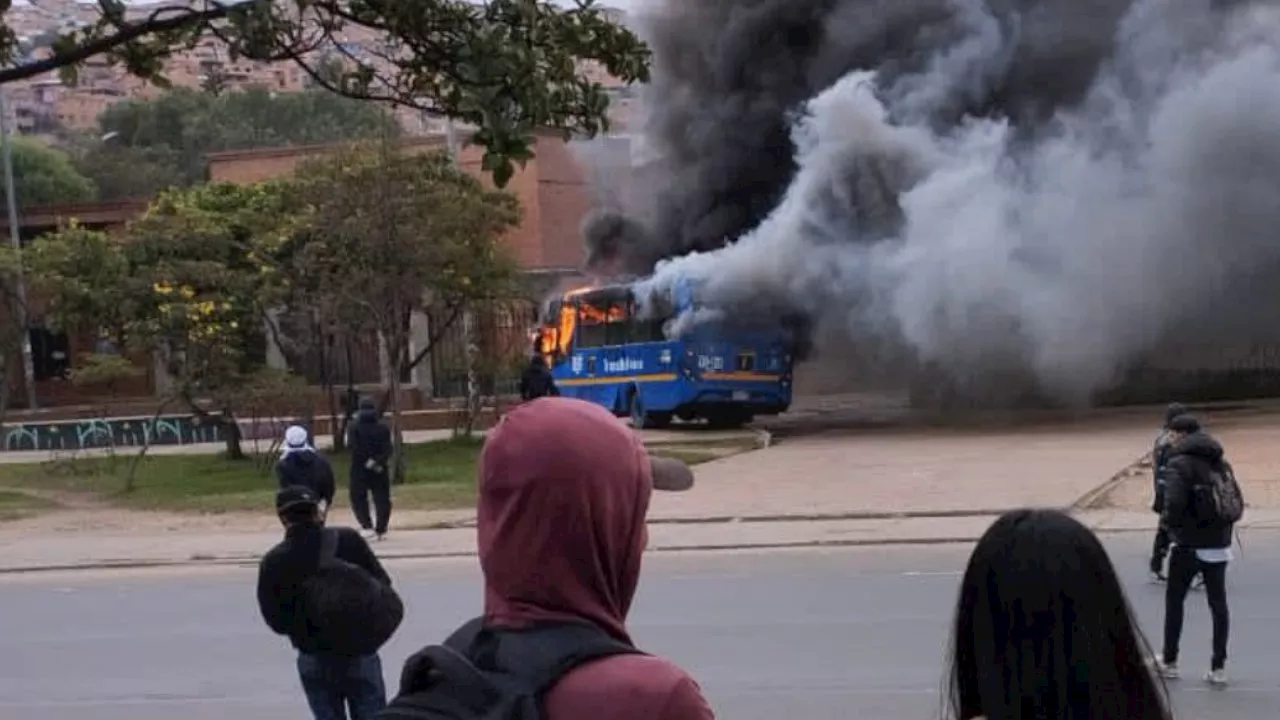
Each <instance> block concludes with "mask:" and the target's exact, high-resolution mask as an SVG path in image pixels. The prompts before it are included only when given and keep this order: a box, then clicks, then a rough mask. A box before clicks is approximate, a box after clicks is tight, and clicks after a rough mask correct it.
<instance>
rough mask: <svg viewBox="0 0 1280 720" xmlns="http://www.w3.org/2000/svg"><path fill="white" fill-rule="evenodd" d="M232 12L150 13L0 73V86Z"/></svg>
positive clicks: (171, 9) (218, 7)
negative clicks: (41, 58)
mask: <svg viewBox="0 0 1280 720" xmlns="http://www.w3.org/2000/svg"><path fill="white" fill-rule="evenodd" d="M231 10H232V8H231V7H230V6H227V5H223V4H221V3H219V4H216V5H214V7H213V8H212V9H210V10H189V9H186V8H177V7H166V8H160V9H158V10H156V11H154V12H152V13H151V15H150V16H148V17H147V19H146V20H143V21H142V22H138V23H133V24H130V25H123V26H119V27H120V29H119V30H118V31H116V32H114V33H111V34H110V35H106V36H103V37H100V38H96V39H94V40H90V41H89V42H86V43H84V44H83V45H78V46H76V48H75V49H73V50H71V51H69V52H66V53H54V55H53V56H52V57H48V58H45V59H44V60H38V61H36V62H33V63H27V64H25V65H18V66H16V67H11V68H6V69H3V70H0V85H4V84H6V83H11V82H14V81H15V80H24V79H26V78H30V77H35V76H37V75H43V74H45V73H47V72H52V71H54V70H57V69H59V68H63V67H66V66H68V65H77V64H79V63H82V62H84V61H85V60H88V59H89V58H91V57H94V56H95V55H101V54H103V53H106V52H110V51H111V50H114V49H115V48H117V47H120V46H121V45H127V44H129V43H131V42H133V41H135V40H139V39H141V38H143V37H146V36H147V35H154V34H156V33H162V32H168V31H171V30H178V29H181V28H185V27H189V26H191V25H198V24H201V23H207V22H212V21H214V20H220V19H222V18H225V17H226V16H227V15H228V14H230V12H231ZM171 12H178V13H181V14H179V15H175V16H174V17H168V18H166V17H162V15H164V14H166V13H171Z"/></svg>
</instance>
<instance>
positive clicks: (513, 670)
mask: <svg viewBox="0 0 1280 720" xmlns="http://www.w3.org/2000/svg"><path fill="white" fill-rule="evenodd" d="M474 622H475V621H472V623H468V624H467V625H465V626H463V630H466V631H468V632H472V631H474V632H475V635H474V636H473V639H472V643H471V646H470V647H471V649H470V652H469V653H467V655H468V657H470V658H471V660H472V662H473V663H475V665H476V667H477V668H479V669H480V670H482V671H483V670H488V671H491V672H492V671H496V672H501V673H504V674H509V675H515V676H518V677H519V678H520V679H521V680H522V681H523V683H524V684H525V685H526V687H528V688H529V690H530V691H532V693H533V695H534V697H536V698H539V699H541V698H542V696H543V694H545V693H546V692H547V690H549V689H551V686H553V685H555V683H556V682H557V681H559V680H560V678H562V677H564V676H565V675H566V674H568V673H569V672H570V671H571V670H574V669H575V668H577V667H579V666H581V665H585V664H586V663H588V662H591V661H593V660H599V659H601V658H605V657H610V656H613V655H630V654H640V651H639V650H637V649H636V648H635V647H634V646H632V645H631V644H629V643H626V642H623V641H621V640H617V639H615V638H613V637H612V636H610V635H609V634H608V633H606V632H604V631H603V630H601V629H599V628H597V627H596V626H594V625H588V624H586V623H574V622H550V623H539V624H536V625H532V626H530V627H527V628H520V629H505V628H504V629H494V628H484V627H483V625H480V626H479V628H478V629H475V628H473V623H474ZM460 639H461V638H460Z"/></svg>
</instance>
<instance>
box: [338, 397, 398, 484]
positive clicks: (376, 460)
mask: <svg viewBox="0 0 1280 720" xmlns="http://www.w3.org/2000/svg"><path fill="white" fill-rule="evenodd" d="M347 441H348V444H349V445H350V446H351V474H352V476H353V477H354V476H357V475H358V476H359V477H361V478H363V479H365V480H366V481H371V480H375V479H382V478H385V477H386V468H387V463H388V462H390V460H391V450H392V447H391V430H390V429H389V428H388V427H387V426H386V425H384V424H383V423H382V419H381V418H380V417H379V416H378V406H377V405H375V404H374V402H373V400H372V399H370V398H363V399H362V400H360V410H359V412H358V413H357V414H356V421H355V422H354V423H352V424H351V429H350V430H349V431H348V432H347ZM370 461H372V463H373V465H374V466H375V467H374V468H370V467H369V463H370ZM377 468H381V470H378V469H377Z"/></svg>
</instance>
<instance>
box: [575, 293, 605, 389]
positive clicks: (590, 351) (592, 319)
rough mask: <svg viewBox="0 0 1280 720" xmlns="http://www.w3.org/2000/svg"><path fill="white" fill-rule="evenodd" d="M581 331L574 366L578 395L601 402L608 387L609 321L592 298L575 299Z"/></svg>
mask: <svg viewBox="0 0 1280 720" xmlns="http://www.w3.org/2000/svg"><path fill="white" fill-rule="evenodd" d="M573 305H574V310H575V312H576V313H577V333H576V335H575V338H574V343H573V358H572V363H573V365H572V369H573V374H574V377H575V379H576V382H575V384H576V385H577V391H576V392H575V393H574V396H575V397H578V398H581V399H583V400H590V401H591V402H595V403H600V402H601V401H602V400H603V399H604V396H605V390H606V388H607V380H606V378H605V377H603V376H605V375H606V374H607V373H606V372H605V371H606V367H607V366H606V365H605V363H604V351H605V337H606V330H607V328H606V324H605V322H604V320H605V318H604V317H603V316H602V314H601V313H600V312H599V311H598V310H597V308H595V307H594V306H593V305H592V304H590V303H589V302H587V301H585V300H583V299H581V298H579V299H577V300H575V301H574V303H573Z"/></svg>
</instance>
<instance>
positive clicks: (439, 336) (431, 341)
mask: <svg viewBox="0 0 1280 720" xmlns="http://www.w3.org/2000/svg"><path fill="white" fill-rule="evenodd" d="M460 317H462V305H460V304H458V305H454V306H453V311H452V312H451V314H450V315H449V319H448V320H446V321H445V323H444V325H442V326H440V328H439V329H437V330H435V331H433V332H432V333H431V334H430V335H428V336H427V346H426V347H424V348H422V349H421V350H419V351H418V354H417V355H414V356H413V359H412V360H410V361H409V363H408V364H407V365H405V366H404V367H403V368H401V372H405V371H408V370H412V369H414V368H416V367H418V365H419V364H421V363H422V361H423V360H424V359H426V357H427V355H430V354H431V351H432V350H435V348H436V345H438V344H439V343H440V341H441V340H443V339H444V334H445V333H446V332H448V331H449V328H452V327H453V326H454V324H455V323H457V322H458V318H460Z"/></svg>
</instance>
